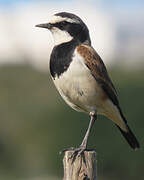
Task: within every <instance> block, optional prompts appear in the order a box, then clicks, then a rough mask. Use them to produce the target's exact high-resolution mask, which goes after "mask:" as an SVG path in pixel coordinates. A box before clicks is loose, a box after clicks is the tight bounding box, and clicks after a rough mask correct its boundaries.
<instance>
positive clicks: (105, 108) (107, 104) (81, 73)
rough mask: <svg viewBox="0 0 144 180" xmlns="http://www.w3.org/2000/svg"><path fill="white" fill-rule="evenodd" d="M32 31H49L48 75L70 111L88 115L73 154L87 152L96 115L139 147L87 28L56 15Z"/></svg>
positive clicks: (75, 18) (72, 17) (66, 16)
mask: <svg viewBox="0 0 144 180" xmlns="http://www.w3.org/2000/svg"><path fill="white" fill-rule="evenodd" d="M36 27H40V28H46V29H48V30H50V32H51V33H52V36H53V39H54V47H53V50H52V52H51V56H50V64H49V68H50V74H51V77H52V80H53V82H54V84H55V86H56V88H57V90H58V92H59V93H60V95H61V96H62V98H63V99H64V101H65V102H66V103H67V104H68V105H69V106H70V107H71V108H73V109H74V110H76V111H79V112H84V113H87V114H89V116H90V122H89V126H88V129H87V131H86V134H85V136H84V138H83V141H82V143H81V144H80V146H79V147H77V148H74V153H75V154H79V155H80V154H82V153H83V152H84V151H85V150H87V143H88V137H89V134H90V131H91V129H92V127H93V125H94V122H95V121H96V119H97V115H104V116H105V117H107V118H108V119H110V120H112V121H113V123H114V124H115V125H116V127H118V129H119V130H120V132H121V133H122V135H123V137H124V138H125V139H126V141H127V142H128V144H129V145H130V147H131V148H132V149H134V150H136V149H138V148H139V147H140V145H139V142H138V140H137V139H136V137H135V135H134V133H133V132H132V130H131V129H130V127H129V126H128V123H127V120H126V118H125V116H124V114H123V112H122V110H121V108H120V104H119V100H118V95H117V91H116V89H115V87H114V85H113V83H112V81H111V79H110V76H109V75H108V72H107V69H106V66H105V65H104V62H103V61H102V59H101V57H100V56H99V55H98V53H97V52H96V51H95V49H94V48H93V47H92V45H91V39H90V34H89V30H88V27H87V26H86V24H85V23H84V22H83V20H82V19H81V18H80V17H78V16H77V15H75V14H72V13H69V12H59V13H56V14H54V15H52V17H51V18H50V20H49V22H48V23H43V24H37V25H36Z"/></svg>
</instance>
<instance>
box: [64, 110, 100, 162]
mask: <svg viewBox="0 0 144 180" xmlns="http://www.w3.org/2000/svg"><path fill="white" fill-rule="evenodd" d="M89 115H90V123H89V126H88V129H87V131H86V134H85V136H84V139H83V141H82V143H81V145H80V147H78V148H68V149H65V150H63V152H64V151H68V150H73V151H74V152H73V153H72V155H71V157H70V159H71V158H72V159H73V161H74V160H75V158H76V156H77V155H78V156H79V155H81V154H82V153H83V152H84V151H85V150H86V148H87V141H88V137H89V134H90V131H91V128H92V126H93V124H94V122H95V120H96V119H97V116H96V114H95V113H94V112H90V114H89Z"/></svg>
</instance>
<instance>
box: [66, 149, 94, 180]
mask: <svg viewBox="0 0 144 180" xmlns="http://www.w3.org/2000/svg"><path fill="white" fill-rule="evenodd" d="M72 153H73V151H72V150H71V151H66V152H65V155H64V159H63V165H64V178H63V180H97V170H96V152H95V151H84V154H83V155H80V156H76V159H75V160H74V162H73V159H72V158H69V157H71V155H72Z"/></svg>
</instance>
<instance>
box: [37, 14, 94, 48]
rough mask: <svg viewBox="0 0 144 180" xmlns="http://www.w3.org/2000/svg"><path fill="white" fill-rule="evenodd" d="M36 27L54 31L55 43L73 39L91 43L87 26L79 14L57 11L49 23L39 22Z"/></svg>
mask: <svg viewBox="0 0 144 180" xmlns="http://www.w3.org/2000/svg"><path fill="white" fill-rule="evenodd" d="M36 27H41V28H46V29H49V30H50V31H51V32H52V35H53V38H54V42H55V45H59V44H62V43H66V42H69V41H72V40H74V41H77V42H78V43H79V44H81V43H86V44H90V43H91V42H90V37H89V30H88V28H87V26H86V25H85V23H84V22H83V21H82V20H81V19H80V18H79V17H78V16H76V15H74V14H71V13H67V12H61V13H57V14H55V15H53V16H52V17H51V19H50V21H49V22H48V23H45V24H38V25H36Z"/></svg>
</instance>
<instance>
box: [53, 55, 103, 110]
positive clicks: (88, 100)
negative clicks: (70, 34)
mask: <svg viewBox="0 0 144 180" xmlns="http://www.w3.org/2000/svg"><path fill="white" fill-rule="evenodd" d="M54 83H55V85H56V87H57V89H58V91H59V93H60V94H61V96H62V97H63V99H64V100H65V101H66V103H67V104H68V105H70V106H71V107H72V108H73V109H75V110H77V111H84V112H91V111H94V112H95V111H97V110H98V109H99V107H100V106H101V105H100V104H101V96H102V93H103V92H102V89H101V87H99V86H98V84H97V82H96V80H95V79H94V77H93V76H92V75H91V73H90V70H89V69H88V68H87V66H86V65H85V64H84V62H83V60H82V59H81V57H78V55H75V56H74V60H73V61H72V62H71V64H70V66H69V68H68V70H67V71H65V72H64V73H63V74H62V75H61V76H60V77H56V78H55V80H54Z"/></svg>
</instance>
